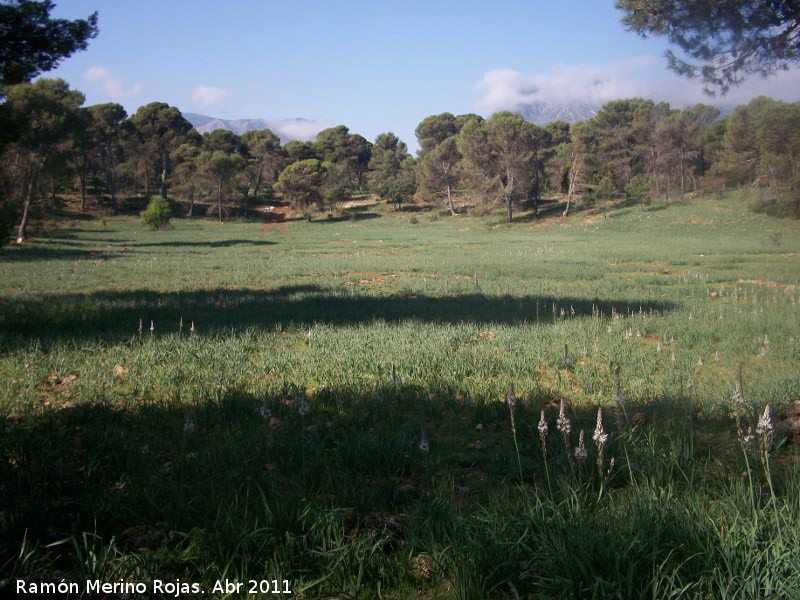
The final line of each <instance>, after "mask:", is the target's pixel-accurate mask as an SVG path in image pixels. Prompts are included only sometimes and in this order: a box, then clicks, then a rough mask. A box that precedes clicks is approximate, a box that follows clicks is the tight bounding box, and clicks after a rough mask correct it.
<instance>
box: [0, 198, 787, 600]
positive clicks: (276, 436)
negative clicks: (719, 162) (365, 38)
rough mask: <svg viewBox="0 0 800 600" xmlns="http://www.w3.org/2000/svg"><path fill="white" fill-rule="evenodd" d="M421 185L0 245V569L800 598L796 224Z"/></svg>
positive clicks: (48, 577)
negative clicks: (400, 197)
mask: <svg viewBox="0 0 800 600" xmlns="http://www.w3.org/2000/svg"><path fill="white" fill-rule="evenodd" d="M417 208H418V207H408V208H406V209H405V210H403V211H401V212H396V211H394V210H393V209H392V208H391V207H389V206H386V205H383V204H380V205H365V206H358V207H355V208H351V209H349V210H346V211H344V212H343V213H342V214H339V215H337V216H334V217H331V216H324V215H320V216H318V217H317V218H316V219H315V221H314V222H312V223H305V222H303V221H302V220H300V219H298V220H290V221H288V222H285V223H276V222H266V223H264V222H262V221H261V220H258V219H256V220H251V221H241V222H236V221H232V222H228V223H225V224H224V225H219V224H217V223H215V222H212V221H210V220H205V219H175V220H173V225H174V228H173V229H171V230H160V231H151V230H149V229H147V228H145V227H143V226H142V225H141V224H140V223H139V222H138V219H136V218H134V217H125V216H117V217H106V218H100V217H96V218H86V217H84V218H80V216H79V215H77V214H72V215H70V214H68V215H66V216H65V217H64V218H63V219H62V220H61V221H60V222H59V227H58V229H57V230H56V231H54V232H51V233H50V235H49V236H47V237H45V236H40V237H35V238H34V239H33V240H32V242H31V243H28V244H26V245H23V246H22V247H8V248H5V249H3V250H1V251H0V580H3V582H4V583H3V584H0V585H5V588H6V590H9V589H13V585H14V581H15V580H16V579H17V578H26V579H28V580H31V581H33V580H43V581H60V580H61V579H62V578H66V580H67V581H79V582H82V581H83V580H85V579H101V580H103V581H120V580H124V581H142V582H148V581H152V580H153V579H156V578H158V579H162V580H170V581H174V580H177V579H180V580H181V581H190V582H199V583H201V584H202V585H203V586H204V588H205V589H206V590H207V593H206V597H212V594H210V591H211V589H212V586H213V584H214V582H215V581H216V580H218V579H224V578H228V579H231V580H233V579H238V580H239V581H247V580H261V579H265V580H270V581H271V580H273V579H277V580H281V581H282V580H284V579H286V580H288V581H289V582H290V587H291V590H292V592H293V595H294V596H295V597H305V598H318V597H321V598H355V597H358V598H378V597H380V598H464V599H471V598H476V599H478V598H495V597H497V598H515V597H521V598H528V597H530V598H561V597H563V598H644V597H649V598H667V597H701V598H742V599H745V598H747V599H750V598H769V597H775V598H791V597H798V596H797V594H798V590H800V547H799V542H798V540H800V465H798V461H797V457H798V452H797V446H796V444H795V442H794V441H793V440H791V439H789V440H783V439H782V438H781V437H780V436H779V435H777V434H776V435H773V436H772V437H769V436H765V435H757V434H755V430H756V420H757V418H758V416H759V415H760V414H761V413H762V412H763V410H764V407H765V406H766V405H767V404H769V405H770V408H771V414H772V416H773V419H774V421H773V422H774V423H775V426H776V431H777V424H778V422H779V421H780V419H781V415H782V414H784V413H785V412H786V411H787V410H790V409H791V407H792V406H793V403H794V402H795V401H798V400H800V369H799V368H798V367H800V342H798V338H800V306H798V300H799V299H800V227H799V226H798V223H797V221H793V220H781V219H774V218H771V217H767V216H764V215H760V214H755V213H752V212H749V211H748V210H746V209H745V207H744V203H743V202H742V200H741V199H740V198H738V197H736V196H734V195H722V196H717V197H698V198H696V199H694V200H692V201H687V202H681V203H674V204H671V205H669V206H666V205H663V204H660V203H657V204H654V205H652V206H647V207H644V209H643V210H642V208H641V207H639V206H638V205H636V204H632V205H627V204H624V203H621V204H610V205H608V206H605V207H602V208H599V209H597V210H593V211H581V212H578V213H575V214H574V215H571V216H570V217H569V218H561V217H555V216H548V215H547V214H545V215H544V216H543V217H542V218H541V219H534V218H533V217H532V215H531V214H530V213H529V212H526V211H523V212H521V213H519V215H518V216H517V218H516V219H515V223H513V224H512V225H510V226H509V225H506V224H504V223H502V215H491V216H485V217H478V216H468V215H460V216H458V217H454V218H453V217H449V216H445V215H444V214H441V215H440V214H439V213H437V212H435V211H432V210H422V209H417ZM553 214H558V213H553ZM151 323H152V329H151ZM565 353H566V355H565ZM617 372H618V373H619V378H618V381H619V387H618V388H617V384H616V381H617V378H616V376H615V373H617ZM739 373H741V384H742V394H741V398H742V401H741V402H740V403H737V402H735V401H734V400H733V399H732V398H733V396H734V390H735V387H736V384H737V382H738V381H739V377H740V375H739ZM509 388H511V389H513V396H514V401H513V403H512V407H513V413H512V412H511V411H510V410H509V409H510V407H509V403H508V402H506V399H507V396H508V395H509ZM617 397H619V399H617ZM562 402H563V406H564V409H565V410H564V413H565V416H566V417H567V418H568V419H569V420H570V422H571V431H570V433H569V434H568V435H566V436H565V435H563V432H562V431H559V430H558V429H557V422H556V421H557V417H558V415H559V406H560V404H561V403H562ZM598 407H602V408H603V411H604V412H603V416H604V421H603V425H604V431H605V432H606V433H607V434H608V439H607V441H606V443H605V444H604V447H603V450H602V454H601V455H600V452H599V448H598V445H597V443H596V442H595V441H594V439H593V436H594V432H595V427H596V419H597V409H598ZM542 411H544V418H545V423H546V425H547V428H548V431H547V433H546V434H545V435H544V436H542V435H541V434H540V430H539V429H538V425H539V423H540V418H541V414H542ZM737 420H738V421H739V423H740V429H741V431H742V432H746V430H747V427H748V425H749V426H750V427H752V434H753V435H752V439H750V440H747V439H746V438H747V436H746V435H745V434H744V433H743V434H742V435H737ZM581 430H582V431H584V432H585V450H586V454H585V455H583V454H582V453H581V452H578V453H576V452H575V450H576V447H577V446H578V444H579V431H581ZM612 459H613V464H612V462H611V461H612ZM1 592H2V590H0V593H1ZM267 596H270V597H271V595H267ZM213 597H216V596H213ZM219 597H247V596H246V594H244V593H241V594H239V595H237V594H233V595H232V596H224V595H219ZM250 597H252V596H250Z"/></svg>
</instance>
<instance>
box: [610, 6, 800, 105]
mask: <svg viewBox="0 0 800 600" xmlns="http://www.w3.org/2000/svg"><path fill="white" fill-rule="evenodd" d="M616 5H617V8H620V9H622V10H623V11H625V16H624V18H623V23H624V24H625V27H626V28H627V29H628V30H630V31H635V32H636V33H638V34H640V35H642V36H647V35H659V36H664V37H666V38H667V40H668V41H669V42H670V43H671V44H674V45H676V46H677V47H678V48H679V49H680V51H681V53H682V54H683V55H685V56H688V58H689V59H690V60H691V61H694V62H689V61H687V60H684V59H683V58H682V57H680V56H678V55H676V54H675V53H673V52H672V50H669V51H668V52H667V59H668V64H669V67H670V68H671V69H672V70H674V71H675V72H677V73H679V74H680V75H684V76H686V77H690V78H694V77H700V78H702V80H703V82H704V83H705V84H706V90H707V91H709V92H711V93H713V92H716V91H721V92H722V93H723V94H725V93H727V91H728V90H729V89H730V87H731V86H735V85H738V84H739V83H741V81H742V80H743V78H744V77H745V76H746V75H748V74H759V75H761V76H767V75H770V74H773V73H775V72H778V71H781V70H784V69H787V68H789V67H790V66H791V65H793V64H796V63H797V62H798V61H800V46H799V45H798V41H799V39H800V38H799V37H798V36H799V33H798V32H800V5H798V4H797V3H796V2H774V1H773V0H750V1H749V2H698V1H696V0H677V1H673V2H663V1H662V0H617V2H616Z"/></svg>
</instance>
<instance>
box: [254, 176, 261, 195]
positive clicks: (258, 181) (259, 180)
mask: <svg viewBox="0 0 800 600" xmlns="http://www.w3.org/2000/svg"><path fill="white" fill-rule="evenodd" d="M260 187H261V171H259V172H258V177H256V187H255V188H253V198H258V190H259V188H260Z"/></svg>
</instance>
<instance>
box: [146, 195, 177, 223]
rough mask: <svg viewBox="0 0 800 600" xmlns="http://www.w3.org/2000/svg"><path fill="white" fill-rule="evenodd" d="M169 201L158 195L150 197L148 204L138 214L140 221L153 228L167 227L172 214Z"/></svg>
mask: <svg viewBox="0 0 800 600" xmlns="http://www.w3.org/2000/svg"><path fill="white" fill-rule="evenodd" d="M170 213H171V210H170V208H169V203H168V202H167V201H166V200H165V199H164V198H162V197H160V196H155V197H152V198H150V204H148V205H147V208H146V209H145V210H143V211H142V212H141V213H139V214H140V216H141V217H142V223H143V224H145V225H150V227H152V228H153V229H161V228H162V227H169V219H170V217H171V216H172V215H171V214H170Z"/></svg>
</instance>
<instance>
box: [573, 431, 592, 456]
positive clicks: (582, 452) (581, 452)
mask: <svg viewBox="0 0 800 600" xmlns="http://www.w3.org/2000/svg"><path fill="white" fill-rule="evenodd" d="M587 456H589V453H588V452H587V451H586V445H585V444H584V442H583V430H582V429H581V436H580V438H579V439H578V447H577V448H575V458H576V459H577V460H579V461H584V460H586V457H587Z"/></svg>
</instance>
